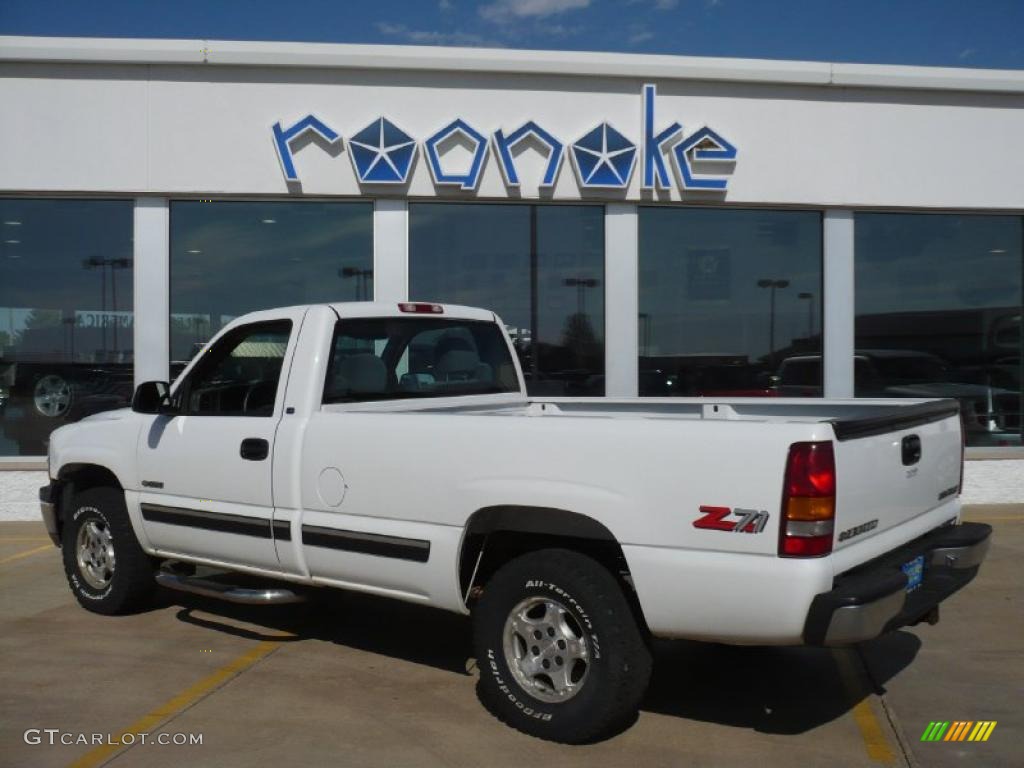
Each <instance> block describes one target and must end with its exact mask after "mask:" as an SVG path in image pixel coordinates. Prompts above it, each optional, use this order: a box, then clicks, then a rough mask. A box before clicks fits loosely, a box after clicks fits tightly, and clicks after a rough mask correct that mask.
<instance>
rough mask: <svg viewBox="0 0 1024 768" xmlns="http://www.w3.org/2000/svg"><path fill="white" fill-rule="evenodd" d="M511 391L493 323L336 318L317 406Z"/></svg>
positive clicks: (510, 371)
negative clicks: (322, 391)
mask: <svg viewBox="0 0 1024 768" xmlns="http://www.w3.org/2000/svg"><path fill="white" fill-rule="evenodd" d="M501 392H519V380H518V379H517V378H516V370H515V366H514V365H513V363H512V356H511V353H510V351H509V348H508V344H506V343H505V337H504V336H503V335H502V333H501V330H500V329H499V328H498V326H497V325H496V324H495V323H487V322H478V321H473V320H449V319H441V318H435V317H429V318H427V317H423V318H419V317H416V318H413V317H409V318H406V317H395V318H365V319H353V320H341V321H339V322H338V323H337V325H336V326H335V329H334V340H333V342H332V343H331V359H330V362H329V364H328V366H327V380H326V382H325V383H324V398H323V402H324V403H353V402H364V401H370V400H396V399H402V398H413V397H445V396H461V395H490V394H497V393H501Z"/></svg>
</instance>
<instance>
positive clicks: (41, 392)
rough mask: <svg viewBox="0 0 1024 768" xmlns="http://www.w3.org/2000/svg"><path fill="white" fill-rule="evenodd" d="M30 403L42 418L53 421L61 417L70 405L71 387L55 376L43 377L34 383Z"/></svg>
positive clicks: (66, 381)
mask: <svg viewBox="0 0 1024 768" xmlns="http://www.w3.org/2000/svg"><path fill="white" fill-rule="evenodd" d="M32 402H33V404H34V405H35V407H36V410H37V411H38V412H39V413H41V414H42V415H43V416H48V417H50V418H51V419H54V418H56V417H58V416H63V415H64V413H65V412H66V411H67V410H68V407H69V406H70V405H71V385H70V384H69V383H68V380H67V379H64V378H62V377H60V376H57V375H56V374H53V373H51V374H48V375H46V376H43V377H42V378H41V379H39V381H37V382H36V386H35V389H34V390H33V392H32Z"/></svg>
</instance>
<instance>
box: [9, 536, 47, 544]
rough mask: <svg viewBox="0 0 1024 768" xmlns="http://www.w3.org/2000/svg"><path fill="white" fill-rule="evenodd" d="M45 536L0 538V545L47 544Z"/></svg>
mask: <svg viewBox="0 0 1024 768" xmlns="http://www.w3.org/2000/svg"><path fill="white" fill-rule="evenodd" d="M48 541H49V538H48V537H45V536H0V544H5V543H7V542H48Z"/></svg>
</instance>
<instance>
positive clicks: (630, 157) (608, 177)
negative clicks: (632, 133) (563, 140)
mask: <svg viewBox="0 0 1024 768" xmlns="http://www.w3.org/2000/svg"><path fill="white" fill-rule="evenodd" d="M572 157H573V161H574V162H575V164H576V172H577V174H578V175H579V179H580V186H581V187H604V188H612V189H622V188H624V187H625V186H626V185H628V184H629V179H630V177H631V176H632V175H633V166H634V165H635V164H636V144H634V143H633V142H631V141H630V140H629V139H627V138H626V137H625V136H623V135H622V134H621V133H619V132H618V131H616V130H615V129H614V128H612V127H611V126H610V125H608V123H601V124H600V125H599V126H597V127H596V128H594V130H592V131H591V132H590V133H588V134H586V135H585V136H583V137H582V138H581V139H579V140H578V141H577V142H576V143H575V144H573V145H572Z"/></svg>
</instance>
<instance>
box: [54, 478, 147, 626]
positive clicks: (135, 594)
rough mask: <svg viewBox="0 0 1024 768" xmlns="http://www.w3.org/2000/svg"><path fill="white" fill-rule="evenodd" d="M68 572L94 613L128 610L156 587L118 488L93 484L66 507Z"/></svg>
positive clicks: (141, 603)
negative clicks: (93, 486) (96, 486)
mask: <svg viewBox="0 0 1024 768" xmlns="http://www.w3.org/2000/svg"><path fill="white" fill-rule="evenodd" d="M61 548H62V550H63V558H64V572H65V574H66V575H67V578H68V584H69V585H70V586H71V591H72V592H74V594H75V597H76V598H77V599H78V602H79V603H81V605H82V606H83V607H84V608H86V609H87V610H90V611H92V612H94V613H102V614H115V613H129V612H131V611H135V610H139V609H140V608H143V607H145V606H146V605H147V604H148V603H149V601H150V599H151V598H152V596H153V593H154V592H155V591H156V581H155V580H154V578H153V565H152V562H151V561H150V559H149V557H148V556H147V555H146V553H145V552H144V551H143V550H142V547H141V546H140V545H139V541H138V539H137V538H136V537H135V531H134V530H133V529H132V525H131V521H130V520H129V519H128V510H127V509H126V508H125V504H124V494H123V493H122V491H121V490H120V489H117V488H90V489H88V490H85V491H82V492H81V493H76V494H74V495H73V496H72V497H71V504H70V505H69V507H68V509H67V510H66V511H65V512H64V530H63V532H62V541H61Z"/></svg>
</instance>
